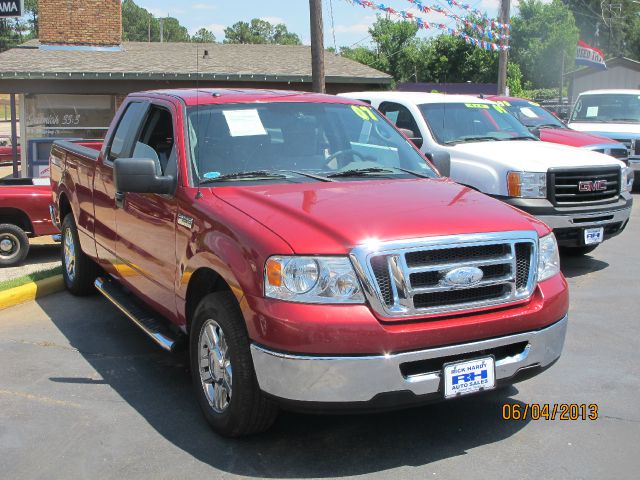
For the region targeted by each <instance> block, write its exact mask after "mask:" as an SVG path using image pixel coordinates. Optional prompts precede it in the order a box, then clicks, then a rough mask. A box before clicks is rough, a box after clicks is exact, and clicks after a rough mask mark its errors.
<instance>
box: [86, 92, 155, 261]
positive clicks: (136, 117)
mask: <svg viewBox="0 0 640 480" xmlns="http://www.w3.org/2000/svg"><path fill="white" fill-rule="evenodd" d="M122 108H123V113H122V115H121V116H120V120H119V122H118V124H117V125H116V126H115V128H114V129H113V131H109V132H108V133H107V137H106V138H105V146H104V149H103V154H102V155H101V158H100V159H99V160H98V163H97V165H96V172H95V176H94V182H93V207H94V236H95V239H96V250H97V255H98V258H99V259H100V264H101V265H102V267H103V268H104V269H105V270H107V271H108V272H109V273H116V266H117V264H118V262H117V259H116V238H117V234H116V203H115V200H114V197H115V186H114V183H113V162H114V160H115V159H116V158H128V157H130V156H131V154H132V152H133V147H134V145H133V139H134V138H135V137H136V136H137V135H138V132H139V128H140V125H141V123H142V121H143V119H144V118H145V117H146V114H147V110H148V109H149V103H148V102H142V101H132V102H129V103H128V104H126V105H124V106H123V107H122Z"/></svg>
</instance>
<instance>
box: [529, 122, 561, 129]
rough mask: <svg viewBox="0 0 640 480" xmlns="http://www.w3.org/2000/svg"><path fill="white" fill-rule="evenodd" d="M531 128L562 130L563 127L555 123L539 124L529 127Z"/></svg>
mask: <svg viewBox="0 0 640 480" xmlns="http://www.w3.org/2000/svg"><path fill="white" fill-rule="evenodd" d="M531 128H563V126H562V125H556V124H555V123H541V124H540V125H531Z"/></svg>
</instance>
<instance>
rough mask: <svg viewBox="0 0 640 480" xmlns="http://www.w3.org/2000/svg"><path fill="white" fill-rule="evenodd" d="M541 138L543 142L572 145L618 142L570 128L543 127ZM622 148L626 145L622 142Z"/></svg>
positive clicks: (585, 145) (584, 145)
mask: <svg viewBox="0 0 640 480" xmlns="http://www.w3.org/2000/svg"><path fill="white" fill-rule="evenodd" d="M540 140H542V141H543V142H551V143H560V144H562V145H569V146H571V147H588V146H590V145H603V144H615V143H618V142H616V141H614V140H611V139H610V138H608V137H602V136H600V135H593V134H591V133H585V132H578V131H577V130H569V129H567V128H543V129H541V130H540ZM620 148H624V145H622V144H620Z"/></svg>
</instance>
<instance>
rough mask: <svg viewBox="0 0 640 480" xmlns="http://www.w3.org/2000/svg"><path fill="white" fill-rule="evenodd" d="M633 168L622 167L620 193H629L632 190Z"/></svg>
mask: <svg viewBox="0 0 640 480" xmlns="http://www.w3.org/2000/svg"><path fill="white" fill-rule="evenodd" d="M633 177H634V173H633V168H631V167H622V191H623V192H630V191H631V190H632V188H633Z"/></svg>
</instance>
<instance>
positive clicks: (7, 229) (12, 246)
mask: <svg viewBox="0 0 640 480" xmlns="http://www.w3.org/2000/svg"><path fill="white" fill-rule="evenodd" d="M28 253H29V237H27V234H26V233H25V232H24V230H22V229H21V228H20V227H18V226H17V225H13V224H11V223H3V224H0V267H13V266H15V265H19V264H20V263H22V262H23V261H24V259H25V258H27V254H28Z"/></svg>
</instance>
